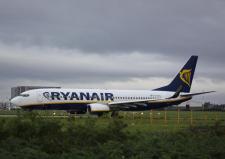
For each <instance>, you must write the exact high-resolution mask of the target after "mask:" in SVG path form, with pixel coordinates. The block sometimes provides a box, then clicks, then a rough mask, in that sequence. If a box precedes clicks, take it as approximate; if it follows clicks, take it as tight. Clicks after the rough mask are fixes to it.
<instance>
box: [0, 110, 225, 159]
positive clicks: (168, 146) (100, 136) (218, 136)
mask: <svg viewBox="0 0 225 159" xmlns="http://www.w3.org/2000/svg"><path fill="white" fill-rule="evenodd" d="M10 113H11V112H4V114H7V115H10ZM13 113H14V114H15V115H14V116H13V117H12V116H11V117H0V158H7V159H8V158H11V159H14V158H21V159H26V158H27V159H30V158H32V159H36V158H37V159H40V158H42V159H53V158H54V159H58V158H59V159H64V158H71V159H72V158H82V159H87V158H97V159H103V158H109V159H110V158H112V159H117V158H118V159H119V158H120V159H121V158H132V159H140V158H150V159H151V158H154V159H156V158H162V159H163V158H165V159H169V158H184V159H188V158H196V159H197V158H198V159H202V158H212V159H213V158H219V159H223V158H224V156H225V145H224V141H225V122H224V121H225V120H224V118H225V116H224V113H222V112H176V111H168V112H164V111H153V112H151V114H150V112H144V113H143V114H142V113H140V112H139V113H133V112H129V113H128V112H121V113H120V115H119V118H116V119H114V118H109V116H108V115H105V116H103V117H101V118H92V117H88V116H85V117H83V116H82V117H65V116H62V114H61V113H62V112H61V111H57V112H55V113H56V114H55V115H57V118H54V116H53V115H52V113H53V112H52V111H34V112H32V113H25V112H13ZM60 115H61V116H60ZM206 115H207V118H205V116H206ZM58 116H59V117H58Z"/></svg>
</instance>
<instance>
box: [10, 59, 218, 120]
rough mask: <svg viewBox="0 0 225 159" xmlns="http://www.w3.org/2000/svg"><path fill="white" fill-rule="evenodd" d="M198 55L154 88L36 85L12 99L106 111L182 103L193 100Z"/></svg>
mask: <svg viewBox="0 0 225 159" xmlns="http://www.w3.org/2000/svg"><path fill="white" fill-rule="evenodd" d="M197 60H198V56H194V55H193V56H191V57H190V59H189V60H188V61H187V63H186V64H185V65H184V66H183V68H182V69H181V70H180V71H179V73H178V74H177V75H176V76H175V78H174V79H173V80H172V82H171V83H170V84H168V85H166V86H163V87H160V88H156V89H153V90H109V89H63V88H48V89H34V90H29V91H25V92H23V93H21V94H20V95H19V96H16V97H14V98H13V99H11V103H12V104H13V105H16V106H19V107H21V108H22V109H26V110H33V109H39V110H66V111H68V112H70V113H77V114H84V113H91V114H97V115H99V116H101V115H102V114H103V113H106V112H112V116H114V115H116V114H117V113H118V111H145V110H151V109H156V108H163V107H168V106H172V105H178V104H181V103H183V102H186V101H188V100H191V99H192V97H193V96H195V95H201V94H205V93H211V92H214V91H208V92H199V93H190V89H191V85H192V80H193V77H194V72H195V67H196V64H197Z"/></svg>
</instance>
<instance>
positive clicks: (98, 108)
mask: <svg viewBox="0 0 225 159" xmlns="http://www.w3.org/2000/svg"><path fill="white" fill-rule="evenodd" d="M88 109H89V111H90V112H91V113H95V112H96V113H98V112H109V111H110V108H109V106H108V105H106V104H101V103H93V104H89V105H88Z"/></svg>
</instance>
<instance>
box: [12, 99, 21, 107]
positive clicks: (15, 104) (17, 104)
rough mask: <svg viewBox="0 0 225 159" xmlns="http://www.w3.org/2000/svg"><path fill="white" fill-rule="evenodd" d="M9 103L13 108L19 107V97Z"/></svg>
mask: <svg viewBox="0 0 225 159" xmlns="http://www.w3.org/2000/svg"><path fill="white" fill-rule="evenodd" d="M10 103H11V105H13V106H19V105H20V100H19V97H14V98H13V99H11V100H10Z"/></svg>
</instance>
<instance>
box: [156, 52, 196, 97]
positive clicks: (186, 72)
mask: <svg viewBox="0 0 225 159" xmlns="http://www.w3.org/2000/svg"><path fill="white" fill-rule="evenodd" d="M197 61H198V56H191V57H190V59H189V60H188V62H187V63H186V64H185V65H184V67H183V68H182V69H181V70H180V72H179V73H178V74H177V75H176V77H175V78H174V79H173V81H172V82H171V83H170V84H169V85H167V86H164V87H160V88H157V89H154V90H157V91H171V92H176V91H177V90H178V89H180V88H182V90H181V92H185V93H189V92H190V89H191V84H192V80H193V77H194V73H195V67H196V64H197Z"/></svg>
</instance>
